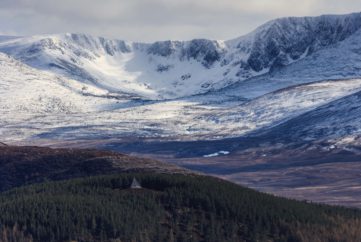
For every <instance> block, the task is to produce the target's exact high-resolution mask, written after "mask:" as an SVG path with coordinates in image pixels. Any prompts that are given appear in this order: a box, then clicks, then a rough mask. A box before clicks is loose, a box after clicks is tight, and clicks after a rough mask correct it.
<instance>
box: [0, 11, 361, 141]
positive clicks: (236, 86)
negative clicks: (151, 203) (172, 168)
mask: <svg viewBox="0 0 361 242" xmlns="http://www.w3.org/2000/svg"><path fill="white" fill-rule="evenodd" d="M0 52H3V53H2V54H0V86H1V89H0V108H1V109H0V110H1V112H2V113H1V115H0V134H1V136H2V137H4V138H2V140H3V141H11V140H17V141H21V140H34V139H60V140H61V139H75V140H76V139H92V138H94V139H95V138H104V137H108V138H109V137H110V138H111V137H128V136H136V137H151V138H159V139H167V140H203V139H223V138H229V137H239V136H244V135H250V134H255V133H257V132H258V131H259V130H262V131H263V130H265V129H268V130H270V129H273V128H274V127H275V128H276V127H281V126H279V125H282V124H284V123H287V122H292V120H295V119H297V118H298V117H301V116H302V115H309V114H311V113H312V112H313V111H315V110H318V108H321V107H328V106H327V105H328V104H330V103H332V102H337V100H338V99H340V100H341V99H342V100H349V99H347V97H348V96H350V95H356V94H355V93H358V92H360V91H361V81H360V80H361V79H360V77H361V13H355V14H349V15H327V16H320V17H305V18H282V19H276V20H273V21H270V22H268V23H266V24H264V25H262V26H261V27H259V28H257V29H256V30H255V31H253V32H252V33H250V34H248V35H245V36H242V37H239V38H236V39H233V40H228V41H213V40H205V39H197V40H191V41H163V42H155V43H152V44H146V43H134V42H127V41H122V40H108V39H105V38H102V37H93V36H89V35H84V34H58V35H44V36H31V37H1V38H0ZM344 98H345V99H344ZM350 100H353V99H350ZM350 105H357V104H356V103H350ZM345 106H347V104H345ZM309 117H310V123H313V122H312V118H311V117H313V116H309ZM355 117H356V116H355ZM328 118H330V119H332V118H333V117H327V118H326V120H327V119H328ZM356 118H357V117H356ZM334 119H335V120H337V119H338V118H337V117H335V118H334ZM335 122H336V121H335ZM306 123H307V122H301V124H302V125H306ZM350 125H351V124H350ZM305 127H306V126H305ZM315 127H316V126H315ZM352 127H353V128H352V129H351V130H352V132H353V133H355V134H357V133H358V132H359V130H360V129H359V128H358V124H357V122H353V123H352ZM307 129H309V130H312V129H313V126H312V125H311V126H307ZM299 130H302V128H301V127H299ZM331 130H334V132H335V134H337V132H336V131H337V130H335V129H331ZM295 133H297V132H295ZM302 134H303V133H302ZM303 138H306V139H307V137H303ZM335 142H336V141H335Z"/></svg>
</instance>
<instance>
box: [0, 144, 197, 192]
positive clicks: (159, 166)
mask: <svg viewBox="0 0 361 242" xmlns="http://www.w3.org/2000/svg"><path fill="white" fill-rule="evenodd" d="M136 171H138V172H155V173H170V174H172V173H190V172H189V171H188V170H185V169H182V168H180V167H177V166H174V165H171V164H167V163H163V162H160V161H156V160H151V159H144V158H137V157H132V156H128V155H123V154H119V153H115V152H108V151H99V150H90V149H89V150H84V149H83V150H80V149H50V148H41V147H15V146H1V145H0V191H4V190H8V189H10V188H13V187H18V186H22V185H25V184H31V183H39V182H44V181H48V180H64V179H70V178H75V177H84V176H92V175H99V174H109V173H119V172H136Z"/></svg>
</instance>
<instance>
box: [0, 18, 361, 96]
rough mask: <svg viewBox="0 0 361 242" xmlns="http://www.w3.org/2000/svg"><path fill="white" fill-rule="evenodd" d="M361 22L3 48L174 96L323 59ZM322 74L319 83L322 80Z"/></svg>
mask: <svg viewBox="0 0 361 242" xmlns="http://www.w3.org/2000/svg"><path fill="white" fill-rule="evenodd" d="M360 23H361V14H360V13H355V14H349V15H325V16H320V17H305V18H282V19H276V20H273V21H270V22H268V23H266V24H264V25H262V26H261V27H259V28H257V29H256V30H255V31H253V32H252V33H250V34H248V35H245V36H242V37H240V38H236V39H233V40H229V41H213V40H206V39H195V40H191V41H160V42H155V43H153V44H144V43H133V42H126V41H122V40H108V39H105V38H102V37H93V36H89V35H84V34H60V35H44V36H33V37H23V38H9V39H7V38H3V39H2V40H0V51H2V52H5V53H7V54H9V55H11V56H13V57H14V58H16V59H18V60H21V61H23V62H25V63H27V64H29V65H30V66H33V67H35V68H39V69H42V70H47V71H51V72H55V73H58V74H62V75H65V76H66V77H70V78H75V79H77V80H79V81H81V82H85V83H88V84H92V85H95V86H96V87H99V88H102V89H105V90H108V91H110V92H115V93H128V94H132V95H136V96H139V97H140V98H143V99H157V100H158V99H174V98H179V97H185V96H189V95H194V94H198V93H205V92H208V91H210V90H218V89H220V88H223V87H227V86H229V85H231V84H234V83H237V82H242V81H244V80H247V79H249V78H251V77H254V76H259V75H262V74H265V73H270V72H271V73H272V72H274V71H277V70H279V69H281V68H282V67H285V66H288V65H290V64H292V63H295V62H298V61H300V60H301V59H304V58H305V57H308V56H317V52H318V51H320V50H323V49H325V48H330V47H333V46H335V45H337V44H338V43H340V42H342V41H344V40H346V39H347V38H349V37H351V36H353V35H354V34H355V33H357V32H358V31H359V29H360V27H361V24H360ZM355 52H356V53H357V51H356V50H355ZM320 75H321V74H318V75H315V76H314V79H316V80H321V79H322V78H318V77H319V76H320ZM317 78H318V79H317ZM300 82H301V83H302V81H300ZM240 95H242V93H240Z"/></svg>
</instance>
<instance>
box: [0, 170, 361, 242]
mask: <svg viewBox="0 0 361 242" xmlns="http://www.w3.org/2000/svg"><path fill="white" fill-rule="evenodd" d="M133 177H136V179H138V181H139V182H140V183H141V185H142V186H143V188H142V189H129V187H130V183H131V181H132V178H133ZM360 225H361V212H360V211H358V210H350V209H344V208H339V207H330V206H321V205H315V204H308V203H304V202H296V201H292V200H287V199H283V198H277V197H274V196H271V195H266V194H262V193H259V192H256V191H253V190H250V189H247V188H243V187H240V186H238V185H235V184H232V183H229V182H225V181H222V180H219V179H215V178H210V177H204V176H195V175H180V174H178V175H176V174H173V175H169V174H155V173H146V174H140V173H134V174H117V175H107V176H98V177H89V178H81V179H75V180H67V181H60V182H46V183H43V184H37V185H32V186H27V187H22V188H17V189H14V190H11V191H7V192H4V193H1V194H0V230H1V233H0V239H1V240H2V241H18V242H22V241H49V242H51V241H139V242H143V241H144V242H145V241H154V242H160V241H164V242H166V241H167V242H171V241H198V242H199V241H207V242H212V241H214V242H219V241H224V242H226V241H230V242H231V241H232V242H236V241H305V242H306V241H348V242H350V241H351V242H352V241H359V238H360V237H361V232H360V230H359V227H360Z"/></svg>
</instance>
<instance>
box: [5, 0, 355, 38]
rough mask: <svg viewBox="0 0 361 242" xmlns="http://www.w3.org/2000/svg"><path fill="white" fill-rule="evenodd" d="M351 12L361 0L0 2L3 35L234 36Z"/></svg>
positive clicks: (35, 0)
mask: <svg viewBox="0 0 361 242" xmlns="http://www.w3.org/2000/svg"><path fill="white" fill-rule="evenodd" d="M351 12H361V1H360V0H0V19H1V21H0V34H1V35H21V36H27V35H37V34H53V33H68V32H72V33H86V34H91V35H95V36H104V37H107V38H115V39H124V40H131V41H141V42H152V41H156V40H168V39H171V40H189V39H193V38H208V39H222V40H228V39H232V38H236V37H239V36H241V35H244V34H247V33H248V32H250V31H252V30H253V29H255V28H256V27H257V26H259V25H261V24H263V23H265V22H267V21H269V20H271V19H274V18H279V17H285V16H317V15H322V14H344V13H351Z"/></svg>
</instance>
